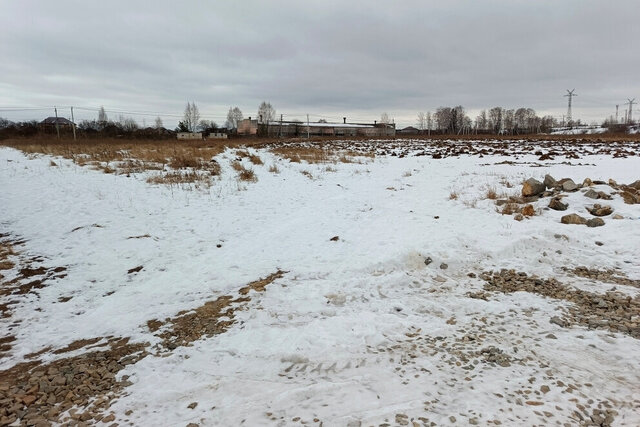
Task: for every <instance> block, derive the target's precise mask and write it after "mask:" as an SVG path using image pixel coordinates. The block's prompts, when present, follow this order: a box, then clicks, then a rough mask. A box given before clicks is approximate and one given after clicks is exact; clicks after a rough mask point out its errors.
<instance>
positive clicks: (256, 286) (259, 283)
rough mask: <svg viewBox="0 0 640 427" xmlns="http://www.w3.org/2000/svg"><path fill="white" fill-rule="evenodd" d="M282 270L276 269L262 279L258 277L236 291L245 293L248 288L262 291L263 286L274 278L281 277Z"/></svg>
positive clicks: (247, 291) (282, 274)
mask: <svg viewBox="0 0 640 427" xmlns="http://www.w3.org/2000/svg"><path fill="white" fill-rule="evenodd" d="M284 273H285V272H284V271H280V270H278V271H276V272H275V273H272V274H270V275H268V276H267V277H265V278H264V279H259V280H256V281H254V282H251V283H249V284H248V285H247V286H245V287H243V288H240V290H239V291H238V292H239V293H240V294H241V295H246V294H248V293H249V291H250V290H252V289H253V290H254V291H256V292H262V291H264V288H265V287H266V286H267V285H268V284H270V283H272V282H273V281H274V280H276V279H279V278H281V277H282V276H284Z"/></svg>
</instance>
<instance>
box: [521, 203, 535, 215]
mask: <svg viewBox="0 0 640 427" xmlns="http://www.w3.org/2000/svg"><path fill="white" fill-rule="evenodd" d="M521 213H522V215H524V216H534V215H535V214H536V211H535V209H533V205H525V207H524V208H522V212H521Z"/></svg>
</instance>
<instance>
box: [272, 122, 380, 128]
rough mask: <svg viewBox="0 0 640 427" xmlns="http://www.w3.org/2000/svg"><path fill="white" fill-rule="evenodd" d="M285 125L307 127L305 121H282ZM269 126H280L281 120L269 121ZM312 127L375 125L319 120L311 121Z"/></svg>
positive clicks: (369, 126)
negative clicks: (323, 121)
mask: <svg viewBox="0 0 640 427" xmlns="http://www.w3.org/2000/svg"><path fill="white" fill-rule="evenodd" d="M282 125H283V126H286V125H298V126H304V127H307V124H306V123H303V122H282ZM269 126H280V122H269ZM309 127H310V128H372V127H375V126H374V125H372V124H371V125H365V124H357V123H318V122H315V123H314V122H309Z"/></svg>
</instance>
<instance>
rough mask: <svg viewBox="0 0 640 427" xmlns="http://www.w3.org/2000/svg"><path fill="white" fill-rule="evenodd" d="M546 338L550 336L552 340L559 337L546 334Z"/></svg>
mask: <svg viewBox="0 0 640 427" xmlns="http://www.w3.org/2000/svg"><path fill="white" fill-rule="evenodd" d="M545 338H548V339H550V340H557V339H558V337H557V336H555V335H553V334H547V335H545Z"/></svg>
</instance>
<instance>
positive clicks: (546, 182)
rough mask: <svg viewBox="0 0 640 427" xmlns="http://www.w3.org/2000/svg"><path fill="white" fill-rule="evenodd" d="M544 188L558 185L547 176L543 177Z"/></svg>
mask: <svg viewBox="0 0 640 427" xmlns="http://www.w3.org/2000/svg"><path fill="white" fill-rule="evenodd" d="M543 183H544V186H545V187H546V188H553V187H555V186H556V185H558V183H557V182H556V180H555V179H554V178H553V177H552V176H551V175H549V174H547V175H545V176H544V182H543Z"/></svg>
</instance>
